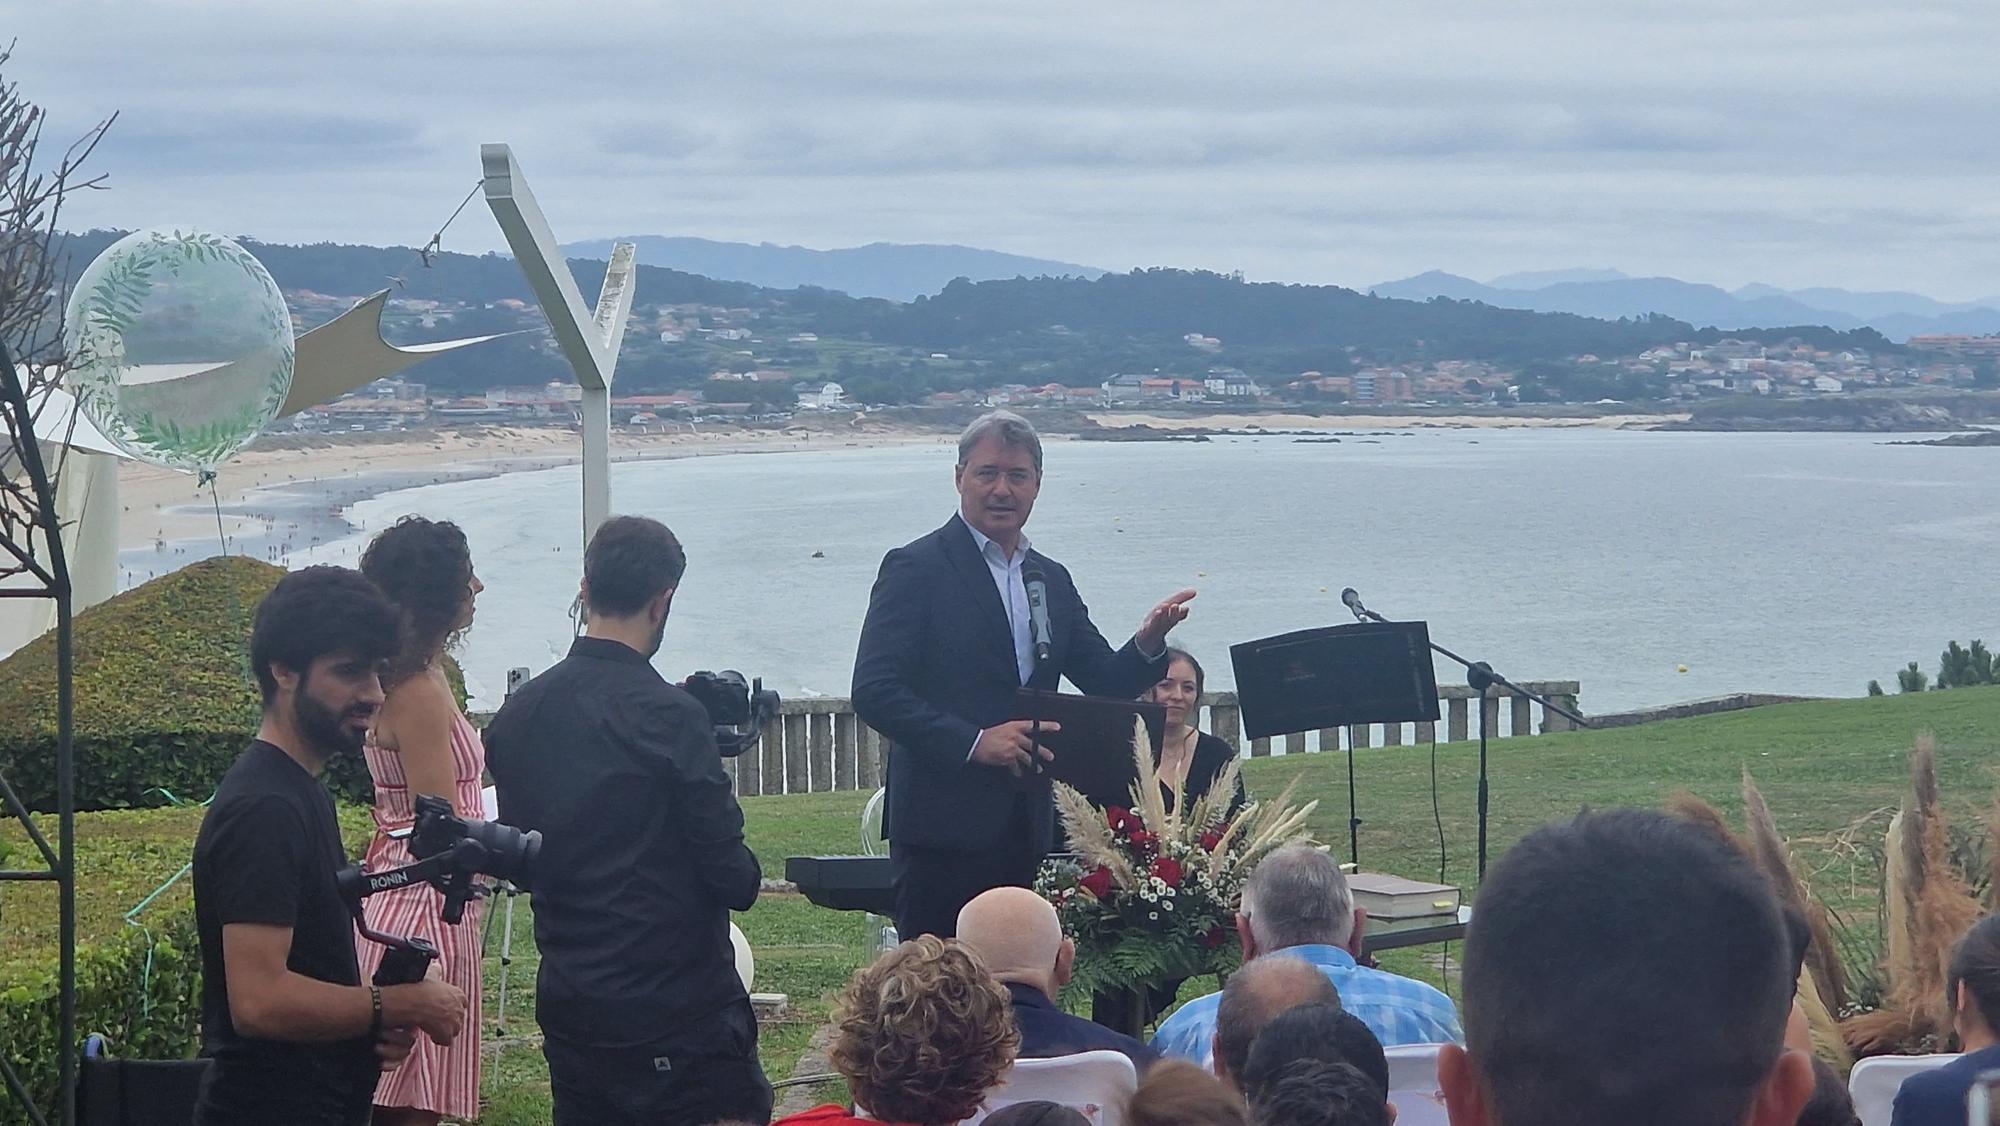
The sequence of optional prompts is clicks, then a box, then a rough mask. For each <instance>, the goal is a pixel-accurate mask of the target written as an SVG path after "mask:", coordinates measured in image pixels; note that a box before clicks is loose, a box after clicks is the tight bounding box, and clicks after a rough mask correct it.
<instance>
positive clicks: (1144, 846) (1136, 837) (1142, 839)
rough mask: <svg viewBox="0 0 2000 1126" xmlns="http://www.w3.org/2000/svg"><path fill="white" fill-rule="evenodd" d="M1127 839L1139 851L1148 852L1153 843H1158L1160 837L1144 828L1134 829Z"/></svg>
mask: <svg viewBox="0 0 2000 1126" xmlns="http://www.w3.org/2000/svg"><path fill="white" fill-rule="evenodd" d="M1127 839H1128V840H1130V841H1131V842H1132V847H1133V848H1136V849H1138V850H1139V851H1141V852H1150V851H1152V849H1153V847H1154V846H1155V845H1157V844H1159V843H1160V838H1158V837H1156V836H1154V835H1153V834H1151V833H1148V832H1147V831H1146V830H1144V829H1134V830H1133V831H1132V835H1131V836H1130V837H1129V838H1127Z"/></svg>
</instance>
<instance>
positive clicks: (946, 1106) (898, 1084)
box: [776, 935, 1021, 1126]
mask: <svg viewBox="0 0 2000 1126" xmlns="http://www.w3.org/2000/svg"><path fill="white" fill-rule="evenodd" d="M838 1019H839V1026H838V1031H837V1032H836V1033H835V1035H834V1040H833V1047H832V1050H831V1052H830V1053H829V1055H830V1057H831V1059H832V1061H833V1068H834V1070H835V1071H838V1072H839V1073H840V1074H841V1076H842V1077H843V1078H845V1079H846V1080H847V1092H848V1094H849V1095H850V1096H851V1097H852V1098H853V1100H854V1108H853V1109H852V1110H849V1109H848V1108H845V1107H839V1106H823V1107H818V1108H816V1109H814V1110H809V1111H806V1112H804V1113H803V1114H795V1115H792V1116H791V1117H790V1118H786V1119H784V1120H782V1121H781V1122H779V1123H777V1124H776V1126H848V1124H850V1123H857V1122H866V1121H872V1122H876V1123H895V1124H897V1126H949V1124H951V1123H956V1122H960V1121H963V1120H964V1119H967V1118H970V1117H971V1116H972V1115H973V1113H974V1112H975V1111H977V1110H978V1109H979V1104H980V1103H981V1102H982V1101H984V1099H985V1098H986V1092H987V1091H989V1090H991V1089H992V1088H993V1086H994V1084H996V1083H998V1082H999V1081H1000V1075H1001V1073H1002V1072H1004V1071H1006V1070H1007V1068H1008V1067H1009V1066H1010V1065H1012V1064H1013V1062H1014V1054H1015V1052H1017V1051H1018V1050H1019V1049H1020V1046H1021V1036H1020V1033H1019V1032H1017V1031H1015V1029H1014V1015H1013V1010H1012V1008H1011V1007H1010V1005H1009V1002H1008V999H1007V990H1006V989H1005V988H1003V987H1002V986H1001V985H1000V984H999V983H998V982H996V981H994V980H993V976H992V975H991V974H989V973H988V972H987V971H986V966H985V965H984V964H983V963H982V962H980V960H979V956H978V955H977V954H974V953H973V952H972V951H971V950H970V949H969V948H967V947H965V946H963V945H960V944H959V942H958V940H956V939H943V938H938V937H937V936H935V935H924V936H922V937H920V938H913V939H911V940H910V941H908V942H905V943H903V944H902V945H901V946H898V947H896V948H895V949H894V950H891V951H889V952H888V953H886V954H884V955H882V956H881V957H880V958H877V959H876V960H875V962H874V964H873V965H869V966H866V967H864V968H862V970H861V971H860V972H859V973H857V974H855V975H854V980H853V981H851V982H849V983H848V986H847V991H846V992H845V993H844V994H842V996H841V999H840V1008H839V1014H838ZM863 1113H866V1114H867V1115H868V1116H869V1117H868V1118H866V1119H863V1118H861V1117H859V1115H861V1114H863Z"/></svg>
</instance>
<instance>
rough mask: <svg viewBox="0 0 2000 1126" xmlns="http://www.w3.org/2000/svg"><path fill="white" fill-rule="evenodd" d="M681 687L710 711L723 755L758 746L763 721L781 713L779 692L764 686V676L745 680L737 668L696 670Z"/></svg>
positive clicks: (716, 740) (724, 756)
mask: <svg viewBox="0 0 2000 1126" xmlns="http://www.w3.org/2000/svg"><path fill="white" fill-rule="evenodd" d="M681 689H682V690H683V691H685V692H686V693H687V694H688V695H690V696H693V697H694V698H695V701H696V702H697V703H699V704H700V705H701V706H702V708H703V710H705V711H707V712H708V722H709V724H710V725H711V726H713V727H714V728H715V746H716V749H718V750H720V751H721V752H722V757H723V758H735V757H736V756H738V755H740V754H742V753H743V752H745V751H747V750H749V749H750V748H752V747H754V746H756V745H757V737H758V735H759V734H761V733H762V731H763V729H764V724H766V723H768V722H770V721H771V720H773V719H776V718H777V716H778V705H779V704H780V702H781V701H780V700H779V699H778V693H777V692H776V690H774V689H769V688H765V687H764V678H763V677H761V676H760V677H758V678H757V679H756V680H745V679H744V677H743V674H742V673H740V672H737V671H736V670H735V669H723V670H722V671H721V672H706V671H703V672H697V673H691V674H689V676H688V678H687V679H686V680H684V681H681Z"/></svg>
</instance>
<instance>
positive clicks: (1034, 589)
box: [1021, 563, 1052, 664]
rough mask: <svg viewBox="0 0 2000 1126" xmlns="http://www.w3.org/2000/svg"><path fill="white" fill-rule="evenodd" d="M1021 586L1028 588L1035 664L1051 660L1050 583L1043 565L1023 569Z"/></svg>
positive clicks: (1029, 616)
mask: <svg viewBox="0 0 2000 1126" xmlns="http://www.w3.org/2000/svg"><path fill="white" fill-rule="evenodd" d="M1021 584H1022V585H1023V586H1025V587H1027V588H1028V637H1029V639H1030V640H1031V641H1033V642H1034V645H1035V663H1036V664H1040V663H1042V662H1043V661H1046V660H1048V659H1049V654H1050V648H1049V639H1050V637H1051V636H1052V635H1051V633H1050V630H1049V582H1048V578H1047V577H1046V576H1044V575H1043V574H1042V568H1041V565H1040V564H1038V563H1029V564H1027V565H1026V566H1024V567H1022V568H1021Z"/></svg>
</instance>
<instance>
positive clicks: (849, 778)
mask: <svg viewBox="0 0 2000 1126" xmlns="http://www.w3.org/2000/svg"><path fill="white" fill-rule="evenodd" d="M860 723H861V717H860V716H857V715H855V714H854V713H853V712H849V711H840V712H835V713H834V715H833V788H834V789H836V790H856V789H860V788H861V784H860V783H859V782H857V781H856V780H855V779H856V778H857V777H859V775H858V774H857V770H858V768H859V767H860V765H861V764H860V762H859V760H858V757H857V756H858V753H859V750H860V748H858V747H857V746H855V744H856V742H857V741H858V740H856V739H855V737H854V732H855V728H856V727H858V726H859V725H860Z"/></svg>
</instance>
